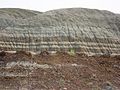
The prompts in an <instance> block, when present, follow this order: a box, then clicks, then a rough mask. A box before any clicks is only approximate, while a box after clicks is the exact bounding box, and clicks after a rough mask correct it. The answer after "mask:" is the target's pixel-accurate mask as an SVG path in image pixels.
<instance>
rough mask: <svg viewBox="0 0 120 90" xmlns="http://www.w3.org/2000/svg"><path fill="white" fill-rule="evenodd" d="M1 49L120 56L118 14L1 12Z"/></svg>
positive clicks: (95, 11) (82, 11)
mask: <svg viewBox="0 0 120 90" xmlns="http://www.w3.org/2000/svg"><path fill="white" fill-rule="evenodd" d="M0 49H1V50H6V51H18V50H23V51H32V52H41V51H43V50H48V51H59V50H60V51H69V50H74V51H75V52H81V53H86V54H88V55H93V54H120V15H119V14H114V13H112V12H109V11H100V10H92V9H84V8H70V9H59V10H52V11H47V12H37V11H31V10H23V9H0Z"/></svg>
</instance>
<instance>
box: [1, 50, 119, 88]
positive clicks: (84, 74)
mask: <svg viewBox="0 0 120 90" xmlns="http://www.w3.org/2000/svg"><path fill="white" fill-rule="evenodd" d="M0 60H1V61H3V62H4V63H3V64H4V65H3V66H2V65H1V68H0V73H4V72H9V73H22V75H23V76H19V75H18V76H9V75H8V76H6V75H4V76H0V90H120V56H111V57H110V56H87V55H85V54H75V55H69V54H67V53H63V52H57V53H56V54H54V55H51V54H49V53H47V52H43V53H41V54H39V55H31V54H30V53H26V52H18V53H15V54H9V53H3V54H1V53H0ZM17 61H30V62H31V61H32V62H36V63H37V64H39V65H48V66H49V67H48V68H35V69H29V68H24V67H20V66H15V67H11V68H6V64H7V63H9V62H17Z"/></svg>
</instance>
